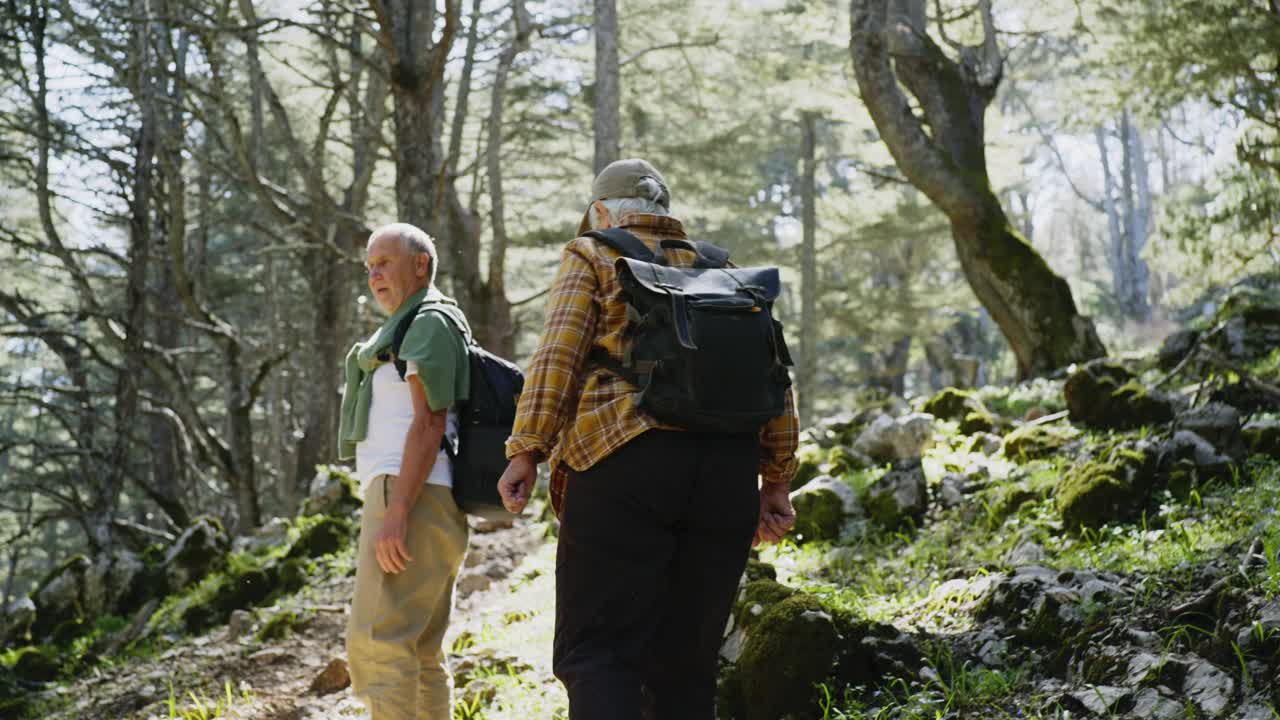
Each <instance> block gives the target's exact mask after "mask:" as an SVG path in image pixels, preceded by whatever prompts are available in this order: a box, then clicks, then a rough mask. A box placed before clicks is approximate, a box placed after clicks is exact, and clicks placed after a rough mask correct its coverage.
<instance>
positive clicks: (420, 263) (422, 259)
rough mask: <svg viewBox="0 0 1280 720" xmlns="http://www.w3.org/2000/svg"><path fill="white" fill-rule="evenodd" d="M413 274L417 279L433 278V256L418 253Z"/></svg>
mask: <svg viewBox="0 0 1280 720" xmlns="http://www.w3.org/2000/svg"><path fill="white" fill-rule="evenodd" d="M413 274H414V275H416V276H417V277H420V278H424V277H430V276H431V256H430V255H428V254H426V253H418V255H417V257H415V258H414V268H413Z"/></svg>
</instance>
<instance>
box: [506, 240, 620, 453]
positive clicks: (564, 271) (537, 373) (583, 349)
mask: <svg viewBox="0 0 1280 720" xmlns="http://www.w3.org/2000/svg"><path fill="white" fill-rule="evenodd" d="M598 286H599V279H598V278H597V277H596V274H595V270H594V269H593V268H592V265H591V262H590V261H589V260H588V259H587V258H586V257H584V256H583V255H582V254H581V252H580V250H579V248H578V247H576V246H575V245H574V244H573V243H570V244H569V245H568V246H566V247H565V249H564V252H563V253H562V254H561V257H560V267H559V270H558V271H557V272H556V277H555V279H554V280H553V281H552V283H551V292H550V295H549V296H548V298H547V310H546V321H545V324H544V326H543V330H542V339H541V340H540V341H539V343H538V348H537V350H535V351H534V354H533V360H532V361H531V362H530V364H529V372H528V373H527V375H526V377H525V383H524V391H523V392H521V394H520V402H519V403H518V405H517V406H516V419H515V424H514V426H513V427H512V429H511V437H510V438H508V439H507V443H506V454H507V457H508V458H512V457H515V456H516V455H519V454H521V453H526V452H532V453H534V454H535V456H536V457H537V459H538V460H539V461H542V460H545V459H546V458H547V457H548V456H549V455H550V454H551V450H552V448H554V447H555V444H556V439H557V438H558V437H559V434H560V430H561V428H563V427H564V424H565V422H567V421H568V420H569V419H570V418H571V417H572V415H573V412H574V410H575V408H574V404H575V403H576V402H577V394H578V384H579V380H580V377H581V372H582V368H583V366H584V365H585V364H586V360H587V355H588V353H589V352H590V350H591V342H592V338H593V337H594V335H595V327H596V320H597V318H598V316H599V312H600V310H599V307H598V306H597V304H596V298H595V293H596V288H597V287H598Z"/></svg>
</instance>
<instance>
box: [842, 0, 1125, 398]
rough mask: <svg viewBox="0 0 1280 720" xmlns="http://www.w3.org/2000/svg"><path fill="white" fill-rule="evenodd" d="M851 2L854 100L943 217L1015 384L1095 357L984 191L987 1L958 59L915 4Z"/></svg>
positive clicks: (991, 73) (1082, 329)
mask: <svg viewBox="0 0 1280 720" xmlns="http://www.w3.org/2000/svg"><path fill="white" fill-rule="evenodd" d="M851 1H852V13H851V28H852V37H851V42H850V53H851V55H852V57H853V63H854V74H855V76H856V78H857V82H858V88H859V90H860V92H861V96H862V101H863V103H864V104H865V105H866V107H867V110H868V111H869V112H870V114H871V118H872V120H873V121H874V122H875V125H876V128H877V130H878V131H879V133H880V136H881V139H883V140H884V142H885V145H886V146H887V147H888V149H889V152H890V154H891V155H892V156H893V158H894V161H895V163H896V164H897V166H898V168H899V169H900V170H902V172H903V174H904V175H906V177H907V179H908V180H910V181H911V183H912V184H913V185H914V186H916V187H917V188H919V189H920V190H921V191H922V192H924V194H925V195H926V196H927V197H928V198H929V199H930V200H931V201H932V202H933V203H934V204H935V205H936V206H938V207H939V208H940V209H941V210H942V211H943V212H944V213H946V215H947V217H948V219H949V220H950V222H951V236H952V239H953V241H954V242H955V246H956V252H957V255H959V257H960V263H961V267H962V268H963V270H964V273H965V277H966V278H967V279H968V281H969V285H970V287H972V288H973V291H974V294H975V295H976V296H977V298H978V301H979V302H981V303H982V305H983V307H985V308H986V309H987V311H988V312H989V313H990V314H991V317H992V318H993V319H994V320H995V321H996V323H997V325H999V327H1000V329H1001V331H1002V333H1003V334H1004V336H1005V338H1006V339H1007V340H1008V341H1009V344H1010V346H1011V347H1012V349H1013V352H1014V354H1015V356H1016V357H1017V360H1018V375H1019V377H1022V378H1025V377H1030V376H1034V375H1043V374H1046V373H1049V372H1052V371H1053V370H1055V369H1057V368H1060V367H1063V366H1065V365H1067V364H1070V363H1072V362H1077V361H1081V360H1086V359H1089V358H1093V357H1098V356H1100V355H1103V354H1105V352H1106V349H1105V348H1104V347H1103V345H1102V341H1101V340H1100V339H1099V338H1098V335H1097V332H1096V331H1095V330H1094V327H1093V323H1092V321H1090V320H1089V318H1087V317H1084V316H1082V315H1080V314H1079V313H1078V312H1077V310H1076V306H1075V301H1074V299H1073V298H1072V295H1071V290H1070V288H1069V287H1068V286H1067V283H1066V281H1064V280H1063V279H1062V278H1061V277H1059V276H1058V275H1056V274H1055V273H1054V272H1053V271H1052V270H1050V269H1049V266H1048V265H1047V264H1046V263H1045V262H1044V259H1043V258H1042V257H1040V255H1039V254H1038V253H1037V252H1036V251H1035V250H1034V249H1033V248H1032V247H1031V246H1030V245H1029V244H1027V242H1026V240H1024V239H1023V238H1022V237H1021V236H1020V235H1019V234H1018V233H1017V231H1016V230H1014V229H1013V227H1012V226H1011V224H1010V222H1009V219H1008V217H1007V216H1006V215H1005V212H1004V209H1003V208H1002V207H1001V206H1000V201H999V198H997V197H996V196H995V194H994V193H993V192H992V191H991V185H990V181H989V178H988V176H987V168H986V152H985V144H984V143H985V141H984V130H983V122H984V121H983V116H984V114H985V112H986V108H987V106H988V105H989V104H990V102H991V99H992V98H993V97H994V96H995V91H996V88H997V86H998V85H999V82H1000V76H1001V73H1002V62H1003V60H1002V58H1001V57H1000V53H999V49H998V48H997V47H996V41H995V25H994V21H993V19H992V17H991V6H990V1H989V0H983V1H982V2H981V3H980V6H979V10H980V15H981V18H982V25H983V30H984V33H983V36H984V41H983V44H982V45H981V46H979V47H968V48H965V50H964V51H963V52H961V53H960V59H959V61H958V62H957V61H953V60H951V59H950V58H948V57H947V56H946V55H945V54H944V53H943V52H942V49H941V48H939V47H938V45H937V44H936V43H934V42H933V40H932V39H931V38H930V37H929V35H928V34H927V33H926V32H925V30H924V26H923V23H924V20H923V18H924V12H923V0H901V2H898V3H896V8H895V12H894V13H893V14H894V15H895V17H893V18H890V8H889V3H890V0H851ZM899 83H901V86H900V84H899ZM902 86H905V87H906V89H907V90H908V91H910V92H911V94H912V95H913V96H914V98H915V100H916V101H917V102H918V104H919V107H920V110H921V112H922V114H923V118H921V117H917V115H916V114H915V112H914V111H913V110H912V107H911V103H909V102H908V100H907V97H906V95H905V94H904V93H903V90H902ZM925 125H928V128H929V130H928V132H926V130H925Z"/></svg>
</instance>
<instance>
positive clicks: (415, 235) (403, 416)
mask: <svg viewBox="0 0 1280 720" xmlns="http://www.w3.org/2000/svg"><path fill="white" fill-rule="evenodd" d="M437 259H438V256H437V254H436V249H435V244H434V243H433V242H432V240H431V237H430V236H428V235H427V234H426V233H425V232H423V231H422V230H420V229H418V228H417V227H414V226H413V225H408V224H405V223H395V224H392V225H386V226H384V227H381V228H379V229H377V230H375V231H374V232H373V234H372V235H370V237H369V244H368V246H367V248H366V265H367V266H368V270H369V291H370V292H371V293H372V294H373V298H374V300H375V301H376V302H377V304H378V306H379V307H380V308H381V309H382V310H383V312H385V313H386V314H387V315H388V316H389V317H388V319H387V320H386V322H384V323H383V324H382V326H381V327H379V328H378V329H377V330H376V331H375V332H374V333H373V335H372V336H370V337H369V338H368V339H367V340H365V341H364V342H360V343H356V345H355V346H354V347H352V348H351V351H350V352H349V353H348V354H347V359H346V391H345V393H344V395H343V398H342V417H341V423H340V429H339V452H338V455H339V457H340V458H343V459H349V458H352V457H354V458H355V461H356V475H357V476H358V477H359V480H360V483H361V488H362V492H363V495H364V501H365V502H364V514H363V518H362V520H361V523H360V543H359V550H358V555H357V559H356V583H355V592H354V596H353V598H352V601H351V617H350V620H349V622H348V625H347V654H348V656H349V658H350V668H351V684H352V688H353V690H354V691H355V694H356V695H357V696H358V697H360V698H361V699H362V700H363V701H364V702H365V704H366V705H368V707H369V710H370V712H371V713H372V715H373V720H427V719H428V718H430V719H431V720H448V718H450V717H451V716H452V708H451V705H452V703H451V692H452V689H451V688H452V680H451V678H450V676H449V670H448V667H447V666H446V665H445V656H444V649H443V641H444V634H445V630H446V629H447V627H448V624H449V613H450V611H451V610H452V607H453V590H454V581H455V579H456V578H457V575H458V569H459V567H460V566H461V564H462V556H463V554H464V553H465V552H466V548H467V522H466V516H465V515H463V513H462V512H461V511H460V510H459V509H458V507H457V505H456V504H455V503H454V500H453V495H452V492H451V490H450V488H451V485H452V477H451V472H450V461H449V458H448V455H447V454H446V453H445V451H444V450H443V445H442V441H443V440H444V438H445V436H446V434H450V433H452V434H453V435H456V433H457V418H456V413H455V412H454V410H453V407H454V406H455V405H456V404H457V403H458V402H460V401H463V400H466V395H467V391H468V388H469V382H470V378H469V372H470V366H469V364H468V362H467V343H468V340H469V336H470V328H469V326H468V325H467V321H466V318H465V317H464V316H463V314H462V312H461V310H459V308H458V306H457V304H456V303H454V301H453V300H451V299H449V298H447V297H445V296H444V295H442V294H441V293H440V291H439V290H437V289H436V287H435V283H434V279H435V275H436V264H437ZM411 315H412V316H413V320H412V321H411V324H410V325H409V327H408V330H407V332H405V333H404V338H403V342H402V343H401V345H400V349H399V352H398V356H393V355H392V349H391V348H392V344H393V337H394V335H395V333H396V328H397V327H398V326H399V325H400V323H401V321H402V320H404V319H405V318H406V317H409V316H411ZM397 365H399V368H398V367H397Z"/></svg>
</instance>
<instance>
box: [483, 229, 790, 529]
mask: <svg viewBox="0 0 1280 720" xmlns="http://www.w3.org/2000/svg"><path fill="white" fill-rule="evenodd" d="M618 227H622V228H626V229H627V230H628V231H630V232H631V233H633V234H634V235H636V236H637V237H639V238H640V239H641V240H643V241H644V242H645V244H646V245H648V246H649V247H650V248H651V249H656V248H657V247H658V242H659V241H660V240H662V239H667V238H680V239H684V238H685V234H684V227H683V226H682V225H681V224H680V221H679V220H676V219H675V218H672V217H667V216H662V215H650V214H645V213H633V214H630V215H625V216H623V217H622V219H621V221H620V222H619V223H618ZM668 255H669V257H670V258H671V262H672V264H673V265H680V266H685V267H687V266H689V265H691V264H692V263H693V257H694V256H693V254H692V253H690V252H688V251H686V250H676V251H673V252H672V251H669V252H668ZM618 257H619V253H618V252H617V251H616V250H614V249H612V248H610V247H609V246H607V245H605V244H604V243H602V242H599V241H597V240H593V239H591V238H585V237H579V238H576V239H574V240H573V241H572V242H570V243H569V244H568V245H567V246H565V249H564V252H563V253H562V255H561V258H560V268H559V270H558V271H557V273H556V277H555V280H554V281H553V282H552V285H551V293H550V296H549V297H548V299H547V310H546V323H545V325H544V327H543V331H542V340H541V341H540V342H539V344H538V349H537V350H536V351H535V352H534V354H533V361H532V363H531V364H530V367H529V372H528V374H527V376H526V378H525V385H524V392H522V393H521V395H520V403H519V406H518V407H517V410H516V420H515V426H514V427H513V428H512V431H511V437H510V438H508V439H507V445H506V451H507V457H508V458H511V457H514V456H516V455H518V454H520V453H525V452H532V453H534V455H535V457H536V458H537V459H538V460H540V461H541V460H547V461H549V463H550V465H551V502H552V506H553V507H554V509H555V511H556V513H557V514H559V512H560V507H561V503H562V502H563V500H564V493H565V490H566V485H567V479H568V468H573V469H574V470H578V471H582V470H586V469H588V468H590V467H591V466H592V465H594V464H595V463H597V462H599V461H600V460H602V459H603V458H605V457H607V456H608V455H609V454H610V453H612V452H614V451H615V450H617V449H618V448H620V447H622V446H623V445H624V444H626V443H627V441H629V440H631V439H632V438H634V437H636V436H637V435H639V434H641V433H643V432H644V431H646V430H649V429H652V428H663V429H668V430H678V429H680V428H674V427H671V426H669V425H663V424H662V423H660V422H658V421H657V420H655V419H654V418H653V417H652V416H650V415H649V414H648V413H646V412H645V411H644V410H641V409H640V408H638V407H636V404H635V397H634V392H635V391H634V389H633V388H632V387H631V386H630V385H628V384H627V383H626V381H624V380H622V379H621V378H619V377H617V376H616V375H614V374H612V373H610V372H608V371H606V370H604V369H603V368H600V367H595V366H589V363H588V357H589V356H590V354H591V352H592V350H593V348H597V347H599V348H604V349H605V350H607V351H608V352H609V354H610V355H611V356H613V357H614V358H615V359H619V360H620V359H621V358H622V351H623V343H624V341H625V335H626V329H627V305H626V300H625V299H624V297H623V292H622V286H621V284H620V283H619V282H618V277H617V274H616V272H615V271H614V262H615V261H616V260H617V259H618ZM799 430H800V423H799V420H798V418H797V417H796V412H795V403H794V400H793V398H792V394H791V391H790V390H788V391H787V395H786V410H785V412H784V413H783V414H782V415H780V416H778V417H776V418H774V419H773V420H770V421H769V422H768V424H766V425H765V426H764V428H763V429H761V431H760V448H761V456H760V475H761V477H762V478H763V479H764V481H765V482H776V483H780V482H790V481H791V476H792V475H794V474H795V470H796V457H795V450H796V445H797V443H798V441H799ZM566 466H567V467H566Z"/></svg>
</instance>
